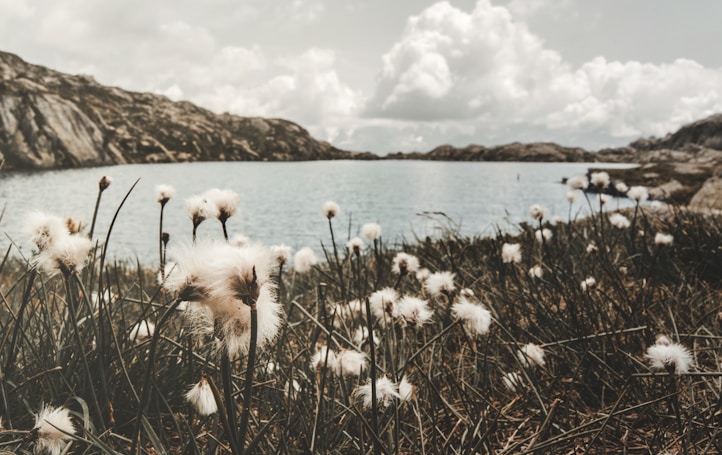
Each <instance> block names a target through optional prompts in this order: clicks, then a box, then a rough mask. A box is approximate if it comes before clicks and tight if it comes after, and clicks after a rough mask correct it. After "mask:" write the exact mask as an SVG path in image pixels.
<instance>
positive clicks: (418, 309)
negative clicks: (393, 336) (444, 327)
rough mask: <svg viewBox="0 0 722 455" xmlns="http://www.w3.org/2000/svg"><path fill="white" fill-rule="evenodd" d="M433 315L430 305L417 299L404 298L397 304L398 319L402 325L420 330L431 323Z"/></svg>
mask: <svg viewBox="0 0 722 455" xmlns="http://www.w3.org/2000/svg"><path fill="white" fill-rule="evenodd" d="M433 315H434V312H433V311H431V310H430V309H429V303H428V302H427V301H426V300H422V299H419V298H417V297H410V296H404V297H403V298H401V300H399V301H398V303H397V304H396V317H397V318H398V319H399V320H400V321H401V323H402V325H408V326H410V327H416V328H419V327H421V326H422V325H424V324H426V323H427V322H429V321H431V317H432V316H433Z"/></svg>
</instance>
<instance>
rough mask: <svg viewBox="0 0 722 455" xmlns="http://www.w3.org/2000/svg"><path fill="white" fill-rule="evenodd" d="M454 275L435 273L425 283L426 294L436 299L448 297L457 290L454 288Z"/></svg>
mask: <svg viewBox="0 0 722 455" xmlns="http://www.w3.org/2000/svg"><path fill="white" fill-rule="evenodd" d="M454 276H455V275H454V274H453V273H451V272H435V273H432V274H431V275H429V278H427V279H426V282H425V283H424V289H426V292H428V293H429V294H431V295H432V296H434V297H440V296H442V295H446V296H448V295H449V294H451V292H452V291H453V290H454V289H456V287H455V286H454Z"/></svg>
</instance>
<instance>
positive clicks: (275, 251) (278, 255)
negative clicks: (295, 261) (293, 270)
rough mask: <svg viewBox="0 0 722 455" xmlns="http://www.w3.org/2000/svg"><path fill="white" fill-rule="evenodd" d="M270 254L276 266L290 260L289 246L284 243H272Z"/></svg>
mask: <svg viewBox="0 0 722 455" xmlns="http://www.w3.org/2000/svg"><path fill="white" fill-rule="evenodd" d="M271 254H272V255H273V259H274V260H275V261H276V264H277V265H278V266H282V265H285V264H287V263H289V262H290V261H291V247H290V246H288V245H285V244H283V243H282V244H280V245H273V246H272V247H271Z"/></svg>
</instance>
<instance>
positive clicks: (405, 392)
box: [399, 376, 414, 401]
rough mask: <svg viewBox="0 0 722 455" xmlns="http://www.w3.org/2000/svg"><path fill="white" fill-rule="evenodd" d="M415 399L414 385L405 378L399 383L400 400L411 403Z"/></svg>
mask: <svg viewBox="0 0 722 455" xmlns="http://www.w3.org/2000/svg"><path fill="white" fill-rule="evenodd" d="M413 397H414V385H413V384H411V383H410V382H409V380H408V379H406V376H404V377H403V378H401V382H399V398H401V401H410V400H411V399H412V398H413Z"/></svg>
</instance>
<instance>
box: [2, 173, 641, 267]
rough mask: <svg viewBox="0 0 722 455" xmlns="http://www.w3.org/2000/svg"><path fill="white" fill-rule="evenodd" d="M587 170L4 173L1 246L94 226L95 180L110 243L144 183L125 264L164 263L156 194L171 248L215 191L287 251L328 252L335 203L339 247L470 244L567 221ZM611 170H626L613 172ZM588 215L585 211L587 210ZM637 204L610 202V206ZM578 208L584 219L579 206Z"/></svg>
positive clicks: (241, 222) (246, 227) (131, 218)
mask: <svg viewBox="0 0 722 455" xmlns="http://www.w3.org/2000/svg"><path fill="white" fill-rule="evenodd" d="M589 166H599V163H595V164H593V165H590V164H584V163H459V162H431V161H314V162H301V163H249V162H234V163H181V164H153V165H123V166H112V167H104V168H89V169H78V170H63V171H47V172H33V173H21V172H2V173H0V209H1V208H2V207H3V206H4V207H5V214H4V216H3V218H2V220H0V231H2V232H4V233H5V235H3V236H2V238H0V247H2V248H3V251H4V249H7V247H8V245H9V244H10V241H11V240H12V241H14V242H15V243H17V245H18V246H19V247H20V248H21V249H22V251H23V254H29V252H30V247H29V245H28V244H27V242H26V241H25V239H24V236H23V234H22V225H23V222H24V217H25V216H26V213H27V212H29V211H31V210H42V211H46V212H48V213H53V214H57V215H61V216H75V217H79V218H81V219H83V220H86V221H87V222H88V223H89V222H90V220H91V219H92V215H93V213H92V212H93V206H94V202H95V198H96V195H97V182H98V180H99V178H100V177H101V176H103V175H108V176H110V177H112V178H113V183H112V184H111V186H110V187H109V188H108V189H107V190H106V191H105V193H103V199H102V204H101V208H100V212H99V215H98V224H97V227H96V232H97V233H98V234H99V235H102V236H103V238H104V236H105V233H106V232H107V227H108V225H109V224H110V221H111V219H112V216H113V213H114V212H115V210H116V208H117V207H118V205H119V204H120V201H121V200H122V198H123V196H125V193H126V192H127V191H128V189H129V188H130V187H131V185H132V184H133V182H134V181H135V180H136V179H138V178H140V182H139V184H138V186H137V187H136V188H135V190H134V191H133V192H132V193H131V195H130V197H129V198H128V201H127V202H126V204H125V205H124V206H123V208H122V210H121V213H120V216H119V219H118V221H117V222H116V225H115V227H114V229H113V233H112V236H111V240H110V248H109V249H110V251H111V255H113V256H115V257H116V258H119V259H134V258H136V257H139V258H140V259H141V260H142V261H154V260H157V229H158V227H157V226H158V225H157V223H158V213H159V204H158V203H157V202H156V201H155V191H154V188H155V185H157V184H160V183H164V184H170V185H173V186H174V187H175V188H176V191H177V195H176V197H175V198H173V199H171V201H170V202H169V203H168V205H167V206H166V211H165V221H164V230H165V231H167V232H169V233H170V235H171V244H172V243H176V242H188V241H190V235H191V222H190V220H189V219H188V216H187V211H186V207H185V201H184V199H186V198H188V197H190V196H193V195H196V194H200V193H202V192H204V191H205V190H207V189H209V188H213V187H217V188H230V189H232V190H234V191H236V192H238V193H239V194H240V196H241V202H240V206H239V214H238V215H237V216H235V217H233V218H231V219H230V220H229V222H228V227H229V232H230V233H231V235H232V234H236V233H241V234H244V235H246V236H248V237H250V238H251V239H253V240H260V241H262V242H264V243H266V244H269V245H272V244H277V243H281V242H284V243H286V244H288V245H291V246H292V247H294V249H298V248H300V247H302V246H306V245H309V246H312V247H314V248H315V249H317V250H320V242H321V241H323V242H324V243H325V244H327V245H328V244H329V243H330V236H329V233H328V224H327V220H326V219H325V218H324V217H323V215H322V214H321V206H322V204H323V203H324V202H325V201H327V200H334V201H336V202H337V203H338V204H339V205H340V207H341V213H340V214H339V216H338V217H337V218H336V219H334V224H335V226H334V229H335V231H336V232H337V238H341V239H342V240H344V241H345V240H346V239H347V237H348V232H349V228H350V232H351V236H355V235H357V234H358V231H359V229H360V226H361V225H362V224H364V223H367V222H370V221H374V222H378V223H379V224H381V226H382V228H383V238H384V240H385V241H387V242H390V243H392V244H393V243H396V242H399V241H401V240H403V239H406V240H413V238H414V235H419V236H426V235H432V236H433V235H436V234H438V231H439V224H438V222H436V221H434V220H433V219H430V218H429V217H428V216H424V215H423V213H424V212H443V213H445V214H446V215H447V216H448V217H450V218H451V219H453V220H454V221H455V222H456V223H460V224H461V230H462V232H463V233H465V234H470V235H473V234H490V233H492V232H493V231H494V229H495V227H496V226H500V227H501V228H502V229H509V228H512V227H513V224H515V223H517V222H518V221H520V220H524V219H529V217H528V208H529V206H530V205H531V204H534V203H540V204H542V205H544V206H546V207H547V208H548V209H549V215H550V216H551V215H554V214H559V215H562V216H564V218H565V219H566V216H567V211H568V204H567V201H566V199H565V193H566V192H567V187H566V186H565V185H561V184H560V183H559V182H560V181H561V179H562V177H570V176H572V175H574V174H579V173H584V172H586V170H587V168H588V167H589ZM605 167H628V166H627V165H613V164H610V165H605ZM584 205H586V203H585V204H584ZM618 205H619V206H626V205H631V204H630V203H629V202H628V201H622V200H620V201H614V202H613V203H612V204H611V206H612V207H617V206H618ZM573 210H574V211H575V212H576V211H578V210H584V207H583V206H582V204H581V203H579V205H576V206H575V207H574V208H573ZM198 235H199V236H200V237H214V236H215V237H220V236H221V230H220V223H218V221H216V220H208V221H206V222H204V223H202V224H201V226H200V227H199V230H198Z"/></svg>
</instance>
